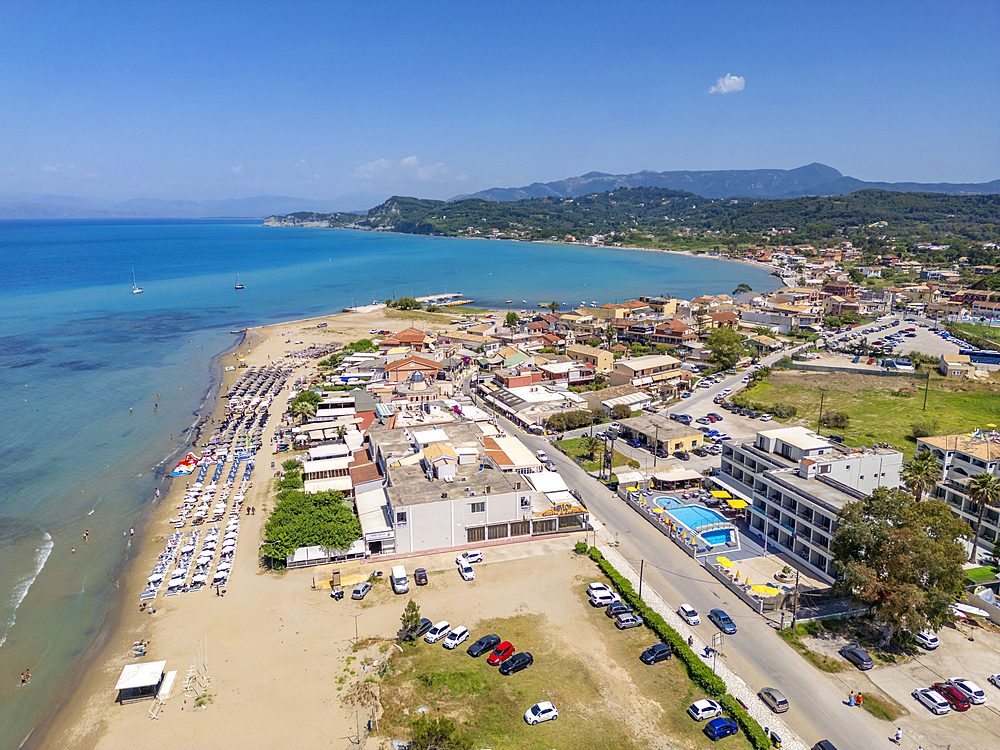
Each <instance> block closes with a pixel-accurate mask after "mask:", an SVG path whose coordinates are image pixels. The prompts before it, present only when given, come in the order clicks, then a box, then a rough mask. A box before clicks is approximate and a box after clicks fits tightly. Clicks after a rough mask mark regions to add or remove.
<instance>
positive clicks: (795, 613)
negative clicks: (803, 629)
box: [792, 568, 799, 637]
mask: <svg viewBox="0 0 1000 750" xmlns="http://www.w3.org/2000/svg"><path fill="white" fill-rule="evenodd" d="M798 614H799V569H798V568H796V569H795V598H794V599H793V600H792V637H794V636H795V621H796V618H797V617H798Z"/></svg>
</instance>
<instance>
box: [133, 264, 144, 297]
mask: <svg viewBox="0 0 1000 750" xmlns="http://www.w3.org/2000/svg"><path fill="white" fill-rule="evenodd" d="M132 294H142V287H141V286H139V285H138V284H136V283H135V269H134V268H133V269H132Z"/></svg>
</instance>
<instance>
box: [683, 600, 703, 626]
mask: <svg viewBox="0 0 1000 750" xmlns="http://www.w3.org/2000/svg"><path fill="white" fill-rule="evenodd" d="M677 614H679V615H680V616H681V618H683V620H684V622H686V623H687V624H688V625H701V618H700V617H699V616H698V610H696V609H695V608H694V607H692V606H691V605H690V604H682V605H681V606H680V607H678V608H677Z"/></svg>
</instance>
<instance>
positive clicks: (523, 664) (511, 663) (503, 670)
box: [500, 651, 535, 676]
mask: <svg viewBox="0 0 1000 750" xmlns="http://www.w3.org/2000/svg"><path fill="white" fill-rule="evenodd" d="M534 662H535V657H533V656H532V655H531V654H529V653H528V652H527V651H522V652H520V653H518V654H514V655H513V656H512V657H510V658H509V659H507V660H506V661H505V662H503V664H501V665H500V674H502V675H504V676H507V675H512V674H514V673H515V672H520V671H521V670H522V669H527V668H528V667H530V666H531V665H532V664H534Z"/></svg>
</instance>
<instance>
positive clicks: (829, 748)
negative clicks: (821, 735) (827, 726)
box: [812, 740, 837, 750]
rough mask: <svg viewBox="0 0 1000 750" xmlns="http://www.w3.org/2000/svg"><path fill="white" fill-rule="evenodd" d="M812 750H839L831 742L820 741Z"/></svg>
mask: <svg viewBox="0 0 1000 750" xmlns="http://www.w3.org/2000/svg"><path fill="white" fill-rule="evenodd" d="M812 750H837V748H836V747H834V745H833V743H832V742H830V740H820V741H819V742H817V743H816V744H815V745H813V746H812Z"/></svg>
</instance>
